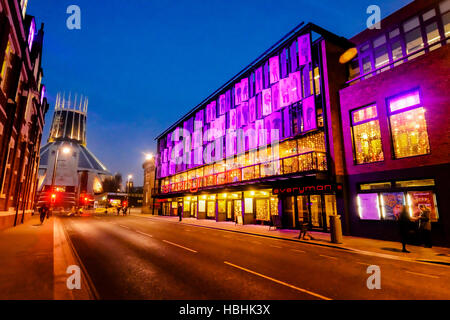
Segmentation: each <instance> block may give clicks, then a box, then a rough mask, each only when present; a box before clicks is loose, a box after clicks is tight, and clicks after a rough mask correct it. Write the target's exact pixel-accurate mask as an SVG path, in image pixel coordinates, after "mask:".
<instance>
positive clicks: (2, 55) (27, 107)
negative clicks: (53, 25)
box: [0, 0, 48, 229]
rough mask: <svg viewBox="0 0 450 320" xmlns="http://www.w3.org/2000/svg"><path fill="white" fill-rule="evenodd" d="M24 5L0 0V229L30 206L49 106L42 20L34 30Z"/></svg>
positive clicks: (23, 215) (20, 217)
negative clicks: (46, 92) (43, 66)
mask: <svg viewBox="0 0 450 320" xmlns="http://www.w3.org/2000/svg"><path fill="white" fill-rule="evenodd" d="M26 5H27V1H26V0H22V1H18V0H14V1H13V0H10V1H8V0H0V66H1V73H0V229H1V228H5V227H8V226H12V225H14V224H16V223H20V222H23V220H24V219H26V217H27V216H29V214H30V213H31V211H32V209H33V207H34V199H35V192H36V182H37V172H38V166H39V146H40V144H41V137H42V129H43V127H44V116H45V113H46V112H47V110H48V104H47V100H46V98H45V87H44V85H43V84H42V77H43V71H42V68H41V61H42V43H43V38H44V30H43V24H42V25H41V27H40V28H39V30H38V29H37V27H36V22H35V19H34V17H32V16H29V15H27V14H26Z"/></svg>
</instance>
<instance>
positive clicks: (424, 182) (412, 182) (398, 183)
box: [395, 179, 434, 188]
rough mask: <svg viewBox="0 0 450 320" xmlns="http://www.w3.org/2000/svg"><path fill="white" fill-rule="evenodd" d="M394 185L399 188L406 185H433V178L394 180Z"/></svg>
mask: <svg viewBox="0 0 450 320" xmlns="http://www.w3.org/2000/svg"><path fill="white" fill-rule="evenodd" d="M395 186H396V187H399V188H406V187H425V186H427V187H429V186H434V179H422V180H407V181H395Z"/></svg>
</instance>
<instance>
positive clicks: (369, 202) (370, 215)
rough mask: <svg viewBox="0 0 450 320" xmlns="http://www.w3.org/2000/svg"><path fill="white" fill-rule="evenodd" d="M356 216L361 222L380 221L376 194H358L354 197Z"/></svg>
mask: <svg viewBox="0 0 450 320" xmlns="http://www.w3.org/2000/svg"><path fill="white" fill-rule="evenodd" d="M356 200H357V206H358V214H359V217H360V218H361V219H363V220H380V207H379V202H378V193H360V194H358V195H357V196H356Z"/></svg>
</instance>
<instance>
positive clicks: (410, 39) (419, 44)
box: [403, 17, 424, 59]
mask: <svg viewBox="0 0 450 320" xmlns="http://www.w3.org/2000/svg"><path fill="white" fill-rule="evenodd" d="M403 31H404V32H405V42H406V54H410V53H412V52H415V51H417V50H420V49H422V48H423V39H422V33H421V31H420V25H419V18H418V17H414V18H412V19H409V20H408V21H406V22H405V23H403ZM421 54H424V52H423V51H421V52H419V53H417V54H415V55H413V56H411V57H410V59H413V58H415V57H417V56H419V55H421Z"/></svg>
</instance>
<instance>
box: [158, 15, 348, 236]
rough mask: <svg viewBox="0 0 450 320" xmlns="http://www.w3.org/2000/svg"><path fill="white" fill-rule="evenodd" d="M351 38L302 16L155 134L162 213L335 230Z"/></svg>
mask: <svg viewBox="0 0 450 320" xmlns="http://www.w3.org/2000/svg"><path fill="white" fill-rule="evenodd" d="M351 46H352V44H351V43H350V42H349V41H347V40H346V39H344V38H342V37H338V36H336V35H334V34H332V33H330V32H328V31H326V30H324V29H322V28H320V27H318V26H316V25H314V24H303V23H302V24H300V25H299V26H298V27H297V28H295V29H294V30H293V31H292V32H290V33H289V34H287V35H286V36H285V37H283V38H282V39H281V40H280V41H279V42H277V43H276V44H275V45H273V46H272V47H271V48H269V49H268V50H267V51H266V52H264V53H263V54H262V55H261V56H260V57H258V58H257V59H256V60H254V61H253V62H252V63H250V64H249V65H248V66H247V67H245V68H244V69H243V70H242V71H241V72H239V73H238V74H237V75H236V76H234V77H233V78H232V79H230V80H229V81H228V82H227V83H226V84H224V85H223V86H222V87H220V88H219V89H217V90H216V91H215V92H213V93H212V94H211V95H210V96H208V97H207V98H206V99H204V100H203V101H202V102H201V103H200V104H199V105H197V106H196V107H195V108H193V109H192V110H191V111H189V112H188V113H187V114H186V115H185V116H183V117H182V118H181V119H179V120H178V121H176V122H175V123H174V124H173V125H172V126H171V127H170V128H168V129H167V130H165V131H164V132H163V133H161V134H160V135H159V136H158V137H157V155H156V159H155V161H156V179H157V183H156V191H155V192H154V196H155V197H156V201H157V202H158V208H159V209H158V210H159V214H161V215H176V214H177V213H178V212H179V210H181V211H182V213H183V216H185V217H196V218H198V219H214V220H216V221H225V220H230V221H236V222H237V223H242V224H268V223H269V221H270V220H271V216H273V215H278V216H280V217H281V221H282V224H283V226H284V227H286V228H297V227H298V226H299V222H301V221H307V223H308V224H309V225H310V227H311V228H312V229H317V230H324V231H327V230H328V229H329V219H328V216H329V215H333V214H336V213H338V214H341V215H343V213H344V201H343V199H344V197H343V192H342V184H343V182H344V179H343V175H344V161H343V154H342V151H341V150H342V149H343V147H342V145H341V141H342V136H341V127H340V122H339V118H340V111H339V96H338V90H339V89H340V88H341V87H342V84H343V83H345V81H346V80H348V79H347V69H346V65H345V64H340V63H339V57H340V55H341V54H342V53H343V52H345V51H346V50H347V49H348V48H350V47H351Z"/></svg>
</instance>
